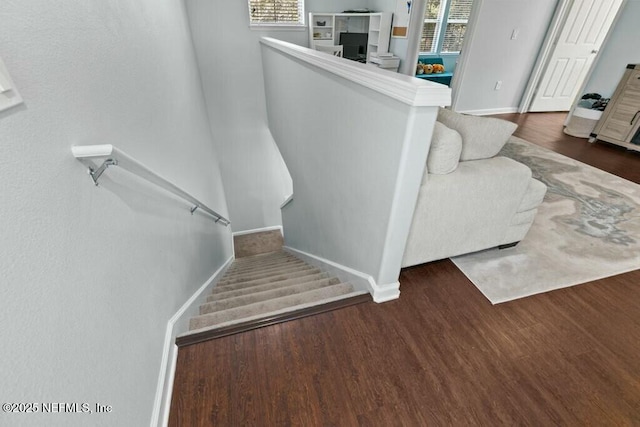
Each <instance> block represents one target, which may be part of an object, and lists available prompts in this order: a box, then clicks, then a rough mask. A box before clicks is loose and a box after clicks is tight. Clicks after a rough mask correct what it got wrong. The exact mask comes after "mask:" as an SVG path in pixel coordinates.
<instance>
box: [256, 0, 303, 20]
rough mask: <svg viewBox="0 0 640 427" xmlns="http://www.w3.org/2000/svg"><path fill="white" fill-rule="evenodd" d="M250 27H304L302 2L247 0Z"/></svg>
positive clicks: (300, 0) (290, 0)
mask: <svg viewBox="0 0 640 427" xmlns="http://www.w3.org/2000/svg"><path fill="white" fill-rule="evenodd" d="M249 18H250V23H251V25H288V26H291V25H300V26H302V25H304V0H249Z"/></svg>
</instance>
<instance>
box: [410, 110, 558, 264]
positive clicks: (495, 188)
mask: <svg viewBox="0 0 640 427" xmlns="http://www.w3.org/2000/svg"><path fill="white" fill-rule="evenodd" d="M516 127H517V125H515V124H514V123H511V122H508V121H505V120H500V119H496V118H486V117H475V116H465V115H461V114H458V113H454V112H452V111H449V110H445V109H441V110H440V113H439V114H438V121H437V122H436V127H435V129H434V133H433V137H432V142H431V148H430V151H429V156H428V158H427V165H426V168H425V172H424V178H423V182H422V186H421V188H420V193H419V196H418V202H417V205H416V210H415V213H414V216H413V222H412V226H411V231H410V233H409V239H408V242H407V246H406V249H405V253H404V258H403V262H402V266H403V267H408V266H412V265H416V264H422V263H425V262H429V261H434V260H438V259H442V258H448V257H452V256H456V255H462V254H465V253H469V252H475V251H479V250H482V249H488V248H493V247H500V246H511V245H513V244H516V243H518V242H519V241H520V240H522V239H523V238H524V237H525V235H526V234H527V231H528V230H529V228H530V227H531V224H532V223H533V219H534V218H535V214H536V212H537V208H538V205H539V204H540V203H541V202H542V199H543V198H544V195H545V193H546V190H547V187H546V186H545V185H544V184H543V183H541V182H540V181H537V180H535V179H533V178H532V177H531V170H530V169H529V168H528V167H527V166H525V165H523V164H521V163H518V162H516V161H515V160H512V159H509V158H506V157H495V156H496V155H497V154H498V152H499V151H500V149H501V148H502V147H503V145H504V144H505V143H506V142H507V140H508V139H509V138H510V137H511V135H512V133H513V132H514V131H515V129H516Z"/></svg>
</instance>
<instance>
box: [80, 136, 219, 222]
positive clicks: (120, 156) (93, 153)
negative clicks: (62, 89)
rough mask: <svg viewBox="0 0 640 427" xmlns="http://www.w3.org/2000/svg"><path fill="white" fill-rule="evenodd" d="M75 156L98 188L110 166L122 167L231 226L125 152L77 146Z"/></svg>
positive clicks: (109, 146) (101, 147)
mask: <svg viewBox="0 0 640 427" xmlns="http://www.w3.org/2000/svg"><path fill="white" fill-rule="evenodd" d="M71 152H72V153H73V156H74V157H75V158H76V159H78V160H79V161H81V162H82V163H83V164H84V165H86V166H87V168H88V173H89V176H90V177H91V179H92V180H93V183H94V184H95V185H96V186H97V185H98V180H99V179H100V177H101V176H102V174H103V173H104V172H105V171H106V170H107V168H109V167H110V166H120V167H122V168H123V169H126V170H127V171H128V172H131V173H133V174H135V175H138V176H139V177H141V178H144V179H145V180H147V181H149V182H151V183H153V184H155V185H157V186H159V187H162V188H163V189H165V190H166V191H169V192H170V193H173V194H174V195H176V196H178V197H180V198H182V199H184V200H186V201H188V202H189V203H190V204H191V206H192V207H191V208H189V211H190V212H191V214H192V215H193V213H194V212H195V211H196V210H198V209H200V210H202V211H203V212H205V213H207V214H209V215H211V216H212V217H213V218H214V219H215V222H216V223H218V222H219V223H221V224H223V225H224V226H225V227H226V226H228V225H229V224H231V221H229V220H228V219H227V218H225V217H223V216H222V215H220V214H219V213H217V212H216V211H214V210H213V209H211V208H209V207H208V206H207V205H205V204H204V203H202V202H201V201H200V200H198V199H196V198H195V197H193V196H192V195H191V194H189V193H187V192H186V191H184V190H183V189H181V188H180V187H178V186H177V185H175V184H173V183H172V182H170V181H168V180H167V179H165V178H163V177H162V176H160V175H158V174H157V173H155V172H154V171H152V170H151V169H149V168H148V167H146V166H145V165H143V164H142V163H140V162H139V161H137V160H135V159H134V158H132V157H130V156H129V155H127V154H126V153H125V152H123V151H121V150H118V149H117V148H116V147H114V146H113V145H110V144H104V145H76V146H73V147H71ZM99 159H104V160H103V161H102V164H101V165H100V166H99V167H96V165H95V164H94V163H93V160H99Z"/></svg>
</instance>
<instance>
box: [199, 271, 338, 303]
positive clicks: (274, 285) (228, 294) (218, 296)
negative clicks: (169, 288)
mask: <svg viewBox="0 0 640 427" xmlns="http://www.w3.org/2000/svg"><path fill="white" fill-rule="evenodd" d="M328 277H329V275H328V274H327V273H322V272H318V273H314V274H309V275H307V276H300V277H292V278H290V279H286V280H279V281H276V282H267V283H259V284H256V285H253V286H251V285H249V286H244V287H238V288H237V289H227V290H221V291H217V292H212V293H211V294H210V295H209V296H208V297H207V302H211V301H221V300H222V299H224V298H233V297H238V296H242V295H248V294H250V293H252V292H263V291H268V290H271V289H278V288H284V287H287V286H291V285H294V284H296V283H306V282H312V281H314V280H320V279H326V278H328ZM213 291H216V289H214V290H213Z"/></svg>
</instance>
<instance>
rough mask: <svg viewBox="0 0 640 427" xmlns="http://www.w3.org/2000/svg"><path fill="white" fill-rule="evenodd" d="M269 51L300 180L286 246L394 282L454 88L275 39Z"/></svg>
mask: <svg viewBox="0 0 640 427" xmlns="http://www.w3.org/2000/svg"><path fill="white" fill-rule="evenodd" d="M262 54H263V55H262V60H263V66H264V69H265V76H264V78H265V85H266V99H267V109H268V115H269V125H270V129H271V131H272V133H273V135H274V138H275V140H276V141H277V143H278V146H279V148H280V151H281V152H282V155H283V157H284V159H285V161H286V163H287V165H288V168H289V170H290V172H291V176H292V177H293V184H294V196H293V200H292V201H291V203H289V204H287V205H286V206H285V207H284V208H283V210H282V215H283V223H284V224H283V225H284V238H285V244H286V246H288V247H290V248H292V249H295V250H298V251H301V252H305V253H307V254H310V255H313V256H316V257H318V258H322V259H324V260H328V261H332V262H334V263H335V264H339V265H341V266H344V267H348V268H349V269H353V270H356V271H358V272H361V273H364V274H365V275H369V276H371V277H372V278H373V280H374V281H375V283H376V284H377V286H379V287H381V288H383V289H385V288H387V287H389V286H390V285H391V284H394V283H396V282H397V280H398V275H399V273H400V264H401V261H402V256H403V254H404V248H405V244H406V240H407V236H408V234H409V228H410V225H411V220H412V217H413V212H414V208H415V203H416V200H417V196H418V189H419V186H420V182H421V178H422V174H423V171H424V167H425V162H426V158H427V152H428V149H429V145H430V143H431V134H432V131H433V125H434V122H435V118H436V116H437V106H438V105H447V104H448V103H449V101H450V90H449V88H447V87H445V86H443V85H439V84H437V83H433V82H428V81H422V80H420V79H415V78H412V77H408V76H404V75H401V74H397V73H391V72H388V71H385V70H380V69H378V68H375V67H372V66H370V65H365V64H360V63H356V62H353V61H348V60H345V59H343V58H336V57H333V56H328V55H325V54H323V53H320V52H316V51H313V50H309V49H306V48H301V47H299V46H295V45H291V44H288V43H283V42H280V41H278V40H274V39H266V40H263V49H262ZM305 102H312V103H313V106H314V111H315V112H316V114H315V115H314V114H309V113H308V111H306V110H305V109H303V108H300V107H299V106H300V105H302V104H304V103H305Z"/></svg>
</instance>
